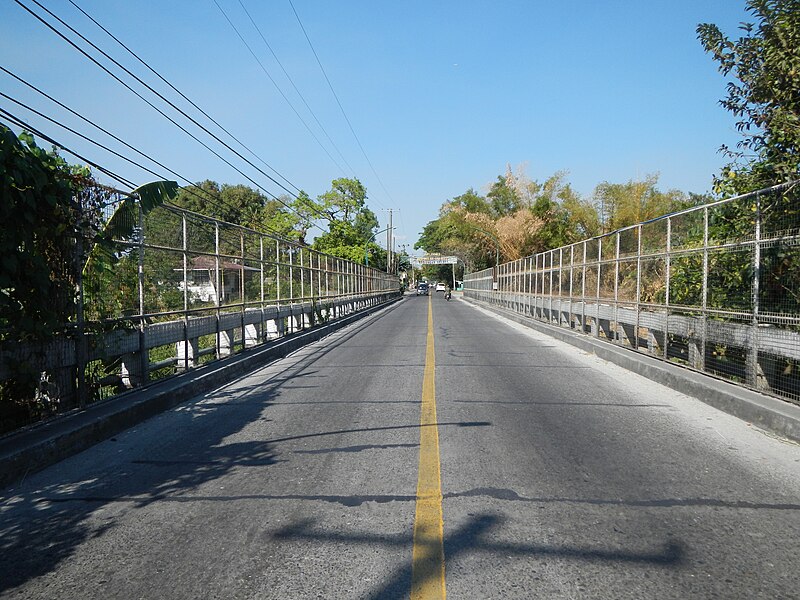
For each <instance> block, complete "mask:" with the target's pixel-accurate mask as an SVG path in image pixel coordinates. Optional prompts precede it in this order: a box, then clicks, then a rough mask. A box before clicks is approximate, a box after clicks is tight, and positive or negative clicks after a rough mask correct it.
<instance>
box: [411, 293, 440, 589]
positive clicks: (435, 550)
mask: <svg viewBox="0 0 800 600" xmlns="http://www.w3.org/2000/svg"><path fill="white" fill-rule="evenodd" d="M435 370H436V357H435V354H434V348H433V301H432V298H431V297H429V298H428V337H427V344H426V348H425V373H424V375H423V378H422V411H421V415H420V428H419V431H420V434H419V476H418V479H417V514H416V517H415V519H414V549H413V553H412V559H411V599H412V600H433V599H439V598H442V599H443V598H444V597H445V595H446V592H445V581H444V542H443V537H444V521H443V519H442V478H441V472H440V467H439V427H438V424H437V422H436V384H435V379H434V374H435Z"/></svg>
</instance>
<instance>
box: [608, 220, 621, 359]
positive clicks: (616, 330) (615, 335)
mask: <svg viewBox="0 0 800 600" xmlns="http://www.w3.org/2000/svg"><path fill="white" fill-rule="evenodd" d="M619 238H620V232H619V231H617V235H616V240H615V242H616V248H615V250H614V329H613V330H612V331H613V332H614V333H613V335H612V341H613V342H614V343H615V344H616V343H618V342H620V337H621V336H620V334H619ZM609 329H611V328H610V327H609Z"/></svg>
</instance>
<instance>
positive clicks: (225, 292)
mask: <svg viewBox="0 0 800 600" xmlns="http://www.w3.org/2000/svg"><path fill="white" fill-rule="evenodd" d="M111 200H112V201H110V202H109V203H108V208H107V214H106V217H105V220H106V221H107V222H108V221H109V220H110V219H111V218H112V216H113V218H114V219H116V220H117V225H119V224H120V223H119V222H120V221H124V220H125V219H127V220H128V221H129V222H128V223H122V225H123V226H122V227H117V229H118V230H120V231H128V232H129V234H127V235H123V236H117V237H115V238H114V240H113V252H112V253H111V254H110V255H108V256H106V257H105V261H104V262H103V261H96V262H100V263H101V264H100V267H99V268H92V267H93V259H92V254H91V252H90V251H89V248H86V251H85V252H84V251H83V248H84V247H85V246H88V244H85V243H84V242H85V240H76V252H77V253H79V254H80V256H79V257H78V259H79V260H80V261H81V262H85V261H86V260H87V258H88V260H89V267H88V268H87V269H85V270H84V272H83V277H82V279H81V280H80V281H79V282H78V285H77V287H78V289H77V295H78V299H79V300H78V302H77V303H76V304H75V305H76V314H74V315H72V316H70V317H69V318H68V320H69V322H68V323H66V324H65V327H64V332H63V333H61V334H58V335H56V336H55V337H53V338H52V339H50V340H47V341H43V342H37V343H31V342H25V343H20V341H19V340H17V339H14V335H13V334H14V332H13V329H12V330H11V331H6V332H4V333H3V336H2V338H0V385H2V384H4V383H6V382H7V381H9V380H11V379H12V378H14V377H15V373H17V372H18V370H20V369H24V370H27V371H30V370H31V369H33V370H35V371H36V372H37V373H39V374H40V375H41V377H40V383H39V386H38V389H37V390H36V391H35V392H34V393H33V397H32V398H24V399H19V400H20V401H23V402H28V403H29V410H28V416H27V417H26V420H27V421H31V420H37V419H40V418H43V417H46V416H49V415H52V414H55V413H61V412H64V411H67V410H71V409H74V408H76V407H83V406H85V405H86V404H88V403H90V402H93V401H96V400H98V399H104V398H108V397H110V396H113V395H115V394H117V393H119V392H121V391H124V390H126V389H129V388H132V387H136V386H140V385H144V384H146V383H147V382H149V381H153V380H155V379H160V378H162V377H166V376H169V375H172V374H175V373H179V372H182V371H187V370H189V369H192V368H194V367H197V366H198V365H201V364H204V363H206V362H209V361H212V360H215V359H219V358H224V357H227V356H230V355H232V354H234V353H236V352H238V351H241V350H243V349H245V348H249V347H252V346H256V345H258V344H261V343H263V342H267V341H270V340H273V339H277V338H279V337H282V336H284V335H287V334H291V333H293V332H297V331H300V330H303V329H306V328H309V327H313V326H314V325H316V324H320V323H324V322H326V321H328V320H331V319H336V318H339V317H341V316H344V315H346V314H350V313H352V312H354V311H357V310H361V309H363V308H367V307H370V306H374V305H377V304H379V303H382V302H386V301H388V300H390V299H392V298H394V297H396V296H397V295H398V293H399V281H398V279H397V277H395V276H393V275H390V274H387V273H384V272H382V271H379V270H376V269H372V268H369V267H366V266H364V265H360V264H356V263H354V262H351V261H347V260H344V259H341V258H337V257H334V256H330V255H327V254H323V253H320V252H316V251H314V250H312V249H311V248H309V247H307V246H304V245H301V244H297V243H293V242H290V241H287V240H285V239H282V238H281V237H279V236H276V235H271V234H268V233H264V232H259V231H255V230H253V229H248V228H245V227H241V226H237V225H232V224H230V223H225V222H222V221H219V220H216V219H212V218H209V217H205V216H203V215H199V214H196V213H193V212H190V211H187V210H183V209H179V208H176V207H173V206H169V205H163V206H161V207H159V208H156V209H154V210H153V211H151V212H149V213H148V214H146V215H145V214H144V213H143V211H142V209H141V205H140V203H139V202H138V201H137V199H136V198H135V197H134V198H128V204H127V205H126V210H125V211H122V212H121V211H120V210H119V207H120V206H122V204H123V201H124V200H126V198H125V196H124V195H122V194H121V193H120V194H119V197H118V198H116V199H113V198H112V199H111ZM115 210H116V212H114V211H115ZM94 266H95V267H96V266H97V265H94ZM4 400H5V401H8V398H5V399H4ZM6 421H7V422H4V423H3V424H2V427H0V433H2V432H4V431H8V430H10V429H13V428H14V427H17V426H19V425H20V424H24V423H19V422H10V420H9V419H6Z"/></svg>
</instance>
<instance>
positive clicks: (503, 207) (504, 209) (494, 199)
mask: <svg viewBox="0 0 800 600" xmlns="http://www.w3.org/2000/svg"><path fill="white" fill-rule="evenodd" d="M509 184H510V181H509V178H508V177H507V176H503V175H498V176H497V181H495V182H494V183H493V184H492V187H491V188H490V189H489V193H488V194H486V197H487V198H488V199H489V201H490V203H491V207H492V213H493V214H494V216H495V217H502V216H504V215H508V214H511V213H513V212H516V211H517V210H519V208H520V207H521V203H520V198H519V195H518V194H517V192H516V190H515V189H514V187H513V186H512V185H509Z"/></svg>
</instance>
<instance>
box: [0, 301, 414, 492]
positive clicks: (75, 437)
mask: <svg viewBox="0 0 800 600" xmlns="http://www.w3.org/2000/svg"><path fill="white" fill-rule="evenodd" d="M397 300H400V297H398V298H397ZM397 300H393V301H390V302H389V303H387V304H382V305H379V306H375V307H372V308H369V309H365V310H363V311H360V312H357V313H353V314H351V315H348V316H346V317H344V318H342V319H338V320H336V321H334V322H331V323H327V324H325V325H321V326H318V327H314V328H313V329H309V330H308V331H304V332H300V333H296V334H292V335H289V336H287V337H283V338H280V339H279V340H275V341H274V342H269V343H266V344H263V345H262V346H259V347H257V348H252V349H248V350H246V351H244V352H241V353H240V354H237V355H236V356H233V357H230V358H227V359H224V360H218V361H215V362H212V363H210V364H208V365H206V366H203V367H199V368H197V369H192V370H191V371H188V372H186V373H181V374H179V375H174V376H172V377H169V378H167V379H164V380H161V381H158V382H155V383H153V384H152V385H149V386H147V387H144V388H140V389H134V390H131V391H129V392H125V393H123V394H120V395H119V396H115V397H114V398H111V399H109V400H106V401H102V402H97V403H96V404H92V405H90V406H89V407H87V408H86V409H85V410H81V411H74V412H71V413H68V414H66V415H63V416H60V417H56V418H54V419H52V420H50V421H46V422H44V423H40V424H37V425H34V426H32V427H30V428H27V429H23V430H21V431H19V432H17V433H13V434H10V435H8V436H6V437H4V438H2V439H0V488H2V487H6V486H8V485H10V484H11V483H13V482H15V481H18V480H20V479H24V478H25V477H26V476H27V475H28V474H29V473H33V472H35V471H39V470H41V469H43V468H45V467H47V466H49V465H52V464H55V463H57V462H59V461H61V460H63V459H65V458H67V457H68V456H71V455H73V454H77V453H78V452H81V451H82V450H85V449H86V448H88V447H90V446H92V445H94V444H96V443H98V442H100V441H102V440H105V439H107V438H109V437H111V436H113V435H114V434H116V433H119V432H120V431H123V430H125V429H128V428H130V427H133V426H134V425H136V424H138V423H141V422H142V421H145V420H146V419H149V418H150V417H152V416H154V415H156V414H158V413H161V412H163V411H165V410H169V409H170V408H172V407H174V406H177V405H178V404H180V403H181V402H184V401H186V400H188V399H190V398H193V397H195V396H197V395H198V394H202V393H205V392H208V391H211V390H213V389H215V388H218V387H220V386H222V385H224V384H226V383H229V382H231V381H233V380H234V379H236V378H237V377H241V376H242V375H245V374H247V373H249V372H250V371H253V370H254V369H257V368H259V367H262V366H264V365H265V364H267V363H270V362H272V361H275V360H277V359H279V358H282V357H284V356H286V355H287V354H290V353H291V352H294V351H295V350H297V349H298V348H301V347H302V346H305V345H307V344H310V343H312V342H315V341H317V340H319V339H321V338H323V337H325V336H327V335H329V334H331V333H333V332H335V331H337V330H339V329H341V328H343V327H345V326H347V325H350V324H351V323H354V322H355V321H357V320H359V319H362V318H364V317H366V316H368V315H371V314H374V313H376V312H378V311H382V310H385V309H386V308H387V307H390V306H392V305H394V303H395V302H396V301H397Z"/></svg>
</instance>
